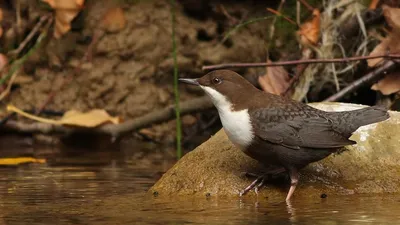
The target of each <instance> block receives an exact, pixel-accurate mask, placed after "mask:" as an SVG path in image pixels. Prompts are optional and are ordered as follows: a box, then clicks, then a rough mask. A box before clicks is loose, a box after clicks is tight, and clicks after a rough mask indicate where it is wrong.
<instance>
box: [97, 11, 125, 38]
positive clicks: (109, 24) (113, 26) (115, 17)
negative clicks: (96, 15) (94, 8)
mask: <svg viewBox="0 0 400 225" xmlns="http://www.w3.org/2000/svg"><path fill="white" fill-rule="evenodd" d="M125 26H126V19H125V14H124V11H123V10H122V9H121V8H120V7H115V8H111V9H109V10H107V12H106V13H105V15H104V17H103V19H102V21H101V27H102V28H103V29H105V30H106V31H107V32H111V33H115V32H118V31H121V30H123V29H124V28H125Z"/></svg>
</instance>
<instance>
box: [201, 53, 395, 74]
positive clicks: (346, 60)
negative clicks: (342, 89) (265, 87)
mask: <svg viewBox="0 0 400 225" xmlns="http://www.w3.org/2000/svg"><path fill="white" fill-rule="evenodd" d="M377 58H382V59H400V54H385V55H376V56H356V57H348V58H333V59H305V60H293V61H281V62H272V63H265V62H261V63H225V64H217V65H210V66H203V67H202V70H216V69H226V68H248V67H265V66H287V65H298V64H312V63H349V62H352V61H359V60H364V59H377Z"/></svg>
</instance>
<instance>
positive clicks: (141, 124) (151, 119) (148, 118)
mask: <svg viewBox="0 0 400 225" xmlns="http://www.w3.org/2000/svg"><path fill="white" fill-rule="evenodd" d="M212 107H213V104H212V102H211V101H210V99H209V98H208V96H203V97H199V98H196V99H191V100H188V101H185V102H182V103H180V109H181V115H186V114H189V113H194V112H199V111H203V110H206V109H210V108H212ZM171 119H175V105H170V106H168V107H166V108H164V109H161V110H158V111H155V112H152V113H149V114H146V115H145V116H142V117H139V118H136V119H132V120H127V121H125V122H124V123H121V124H105V125H102V126H99V127H95V128H81V127H71V126H60V125H53V124H47V123H40V122H35V123H23V122H19V121H7V122H6V123H5V124H4V125H3V126H2V127H1V128H2V129H6V130H9V131H15V132H21V133H44V134H70V133H75V132H88V133H102V134H109V135H111V136H112V137H120V136H122V135H124V134H127V133H130V132H133V131H136V130H139V129H141V128H145V127H149V126H151V125H153V124H158V123H162V122H165V121H168V120H171Z"/></svg>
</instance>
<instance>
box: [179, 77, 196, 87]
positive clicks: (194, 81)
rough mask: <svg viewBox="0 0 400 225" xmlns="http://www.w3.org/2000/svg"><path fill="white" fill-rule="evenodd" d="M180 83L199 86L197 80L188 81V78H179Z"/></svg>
mask: <svg viewBox="0 0 400 225" xmlns="http://www.w3.org/2000/svg"><path fill="white" fill-rule="evenodd" d="M179 81H180V82H183V83H187V84H192V85H196V86H199V85H200V84H199V82H198V81H197V79H188V78H179Z"/></svg>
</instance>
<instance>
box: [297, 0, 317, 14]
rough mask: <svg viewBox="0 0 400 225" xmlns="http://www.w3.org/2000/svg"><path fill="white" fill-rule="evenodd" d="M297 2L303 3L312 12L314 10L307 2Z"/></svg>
mask: <svg viewBox="0 0 400 225" xmlns="http://www.w3.org/2000/svg"><path fill="white" fill-rule="evenodd" d="M297 1H299V2H301V4H303V5H304V6H305V7H306V8H307V9H308V10H310V11H311V12H312V11H313V10H314V7H312V6H311V5H310V4H309V3H308V2H307V1H305V0H297Z"/></svg>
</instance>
